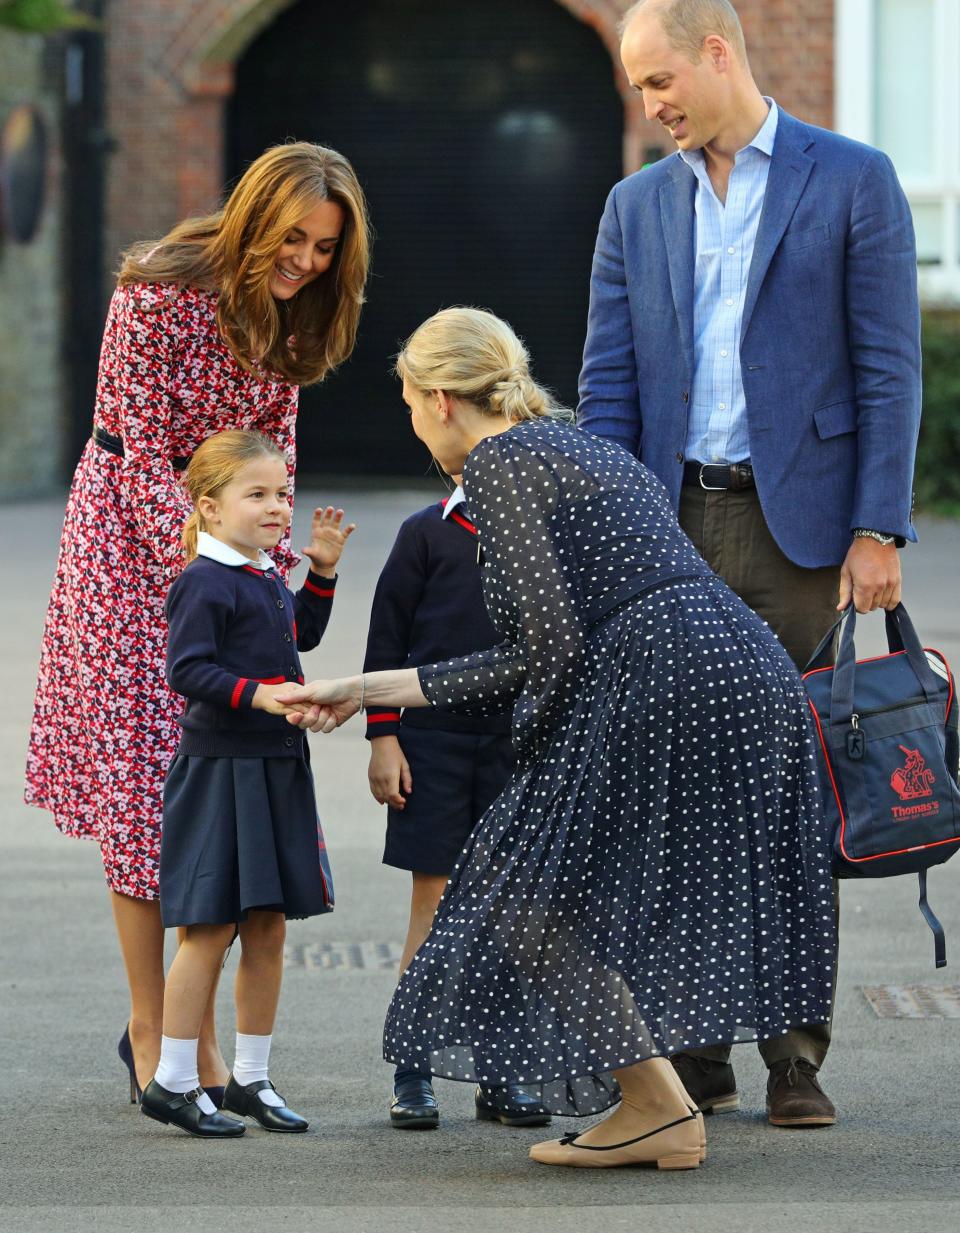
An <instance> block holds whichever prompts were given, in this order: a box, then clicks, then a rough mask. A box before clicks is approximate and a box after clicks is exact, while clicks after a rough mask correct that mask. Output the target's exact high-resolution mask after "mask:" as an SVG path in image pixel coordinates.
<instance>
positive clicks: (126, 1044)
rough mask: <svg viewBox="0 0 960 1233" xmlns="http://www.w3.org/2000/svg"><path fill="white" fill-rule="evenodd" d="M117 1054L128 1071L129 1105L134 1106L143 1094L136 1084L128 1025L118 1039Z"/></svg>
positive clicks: (135, 1070)
mask: <svg viewBox="0 0 960 1233" xmlns="http://www.w3.org/2000/svg"><path fill="white" fill-rule="evenodd" d="M117 1053H118V1054H119V1055H120V1061H121V1062H123V1064H124V1066H126V1068H127V1070H129V1071H130V1103H131V1104H132V1105H135V1104H137V1103H138V1102H139V1101H140V1098H141V1097H142V1096H143V1092H142V1091H141V1090H140V1084H139V1083H138V1082H137V1067H136V1063H135V1062H134V1060H133V1045H131V1043H130V1024H129V1023H128V1024H127V1026H126V1027H125V1028H124V1029H123V1035H122V1036H121V1037H120V1043H119V1044H118V1045H117Z"/></svg>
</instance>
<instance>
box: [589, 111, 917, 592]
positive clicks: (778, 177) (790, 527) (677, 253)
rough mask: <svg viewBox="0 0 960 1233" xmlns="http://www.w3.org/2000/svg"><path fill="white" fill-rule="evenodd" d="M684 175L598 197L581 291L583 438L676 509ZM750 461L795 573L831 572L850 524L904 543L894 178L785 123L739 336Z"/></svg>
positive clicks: (653, 178) (827, 139) (684, 372)
mask: <svg viewBox="0 0 960 1233" xmlns="http://www.w3.org/2000/svg"><path fill="white" fill-rule="evenodd" d="M695 192H696V177H695V176H694V174H693V172H692V171H691V169H690V168H689V167H688V166H687V165H686V164H685V163H684V161H683V160H682V159H681V158H680V156H679V155H674V156H671V157H668V158H665V159H663V160H661V161H660V162H658V163H655V164H654V165H653V166H652V167H648V168H646V169H644V170H643V171H640V172H637V173H636V174H634V175H632V176H628V177H627V178H626V179H625V180H622V181H621V182H620V183H619V184H617V185H616V186H615V187H614V188H613V190H612V191H611V193H610V195H609V197H608V198H607V204H606V209H605V210H604V214H603V218H602V219H601V222H600V230H599V235H598V237H597V245H596V251H595V253H594V260H593V271H592V275H591V284H590V314H589V321H588V327H587V339H586V344H585V347H584V356H583V368H582V371H581V374H580V403H579V408H578V413H577V418H578V422H579V424H580V426H581V427H582V428H585V429H586V430H588V431H589V432H593V433H596V434H597V435H598V436H603V437H607V438H609V439H611V440H613V441H617V442H618V443H619V444H621V445H623V446H625V447H626V448H627V449H628V450H630V451H631V453H633V454H635V455H636V456H637V457H638V458H639V459H640V461H641V462H643V463H644V464H645V465H646V466H648V467H649V468H650V470H651V471H653V472H654V473H655V474H656V475H657V476H658V477H659V478H660V479H661V480H662V481H663V483H664V484H665V485H666V487H667V490H668V492H669V494H670V497H671V500H672V501H673V504H674V507H675V508H677V507H678V506H679V504H680V486H681V481H682V473H683V461H684V455H683V451H684V447H685V443H686V438H687V412H688V408H689V396H690V388H691V383H692V378H693V276H694V195H695ZM740 365H741V371H742V373H743V388H744V394H745V396H746V409H747V424H748V428H749V434H750V456H751V461H752V463H753V466H754V472H755V476H756V484H757V490H758V493H759V497H760V503H761V506H762V508H763V512H764V515H765V517H766V520H767V524H768V525H769V527H770V530H771V532H772V534H773V536H774V538H775V539H776V541H777V543H778V544H779V545H780V548H781V549H782V550H783V552H784V553H785V554H786V556H788V557H789V558H790V559H791V560H792V561H794V562H796V564H798V565H801V566H805V567H808V568H813V567H817V566H825V565H839V564H840V563H841V562H842V561H843V559H844V557H845V555H846V553H847V549H848V548H849V546H850V539H851V536H850V532H851V530H852V529H853V528H854V527H872V528H873V529H874V530H878V531H885V532H887V533H889V534H893V535H897V536H902V537H903V538H904V539H906V540H916V538H917V536H916V532H915V531H914V529H913V525H912V521H911V516H912V495H911V493H912V482H913V466H914V459H915V455H916V441H917V432H918V429H919V424H920V308H919V303H918V295H917V269H916V247H915V243H914V236H913V223H912V220H911V216H910V210H909V206H908V205H907V201H906V198H905V196H904V194H903V190H902V189H901V187H900V184H899V182H898V181H897V177H896V173H895V172H894V169H893V165H892V164H891V162H890V160H889V159H888V158H887V156H886V155H885V154H882V153H881V152H880V151H879V150H875V149H872V148H871V147H870V146H865V145H861V144H860V143H858V142H854V141H851V140H849V139H848V138H846V137H841V136H839V135H838V134H836V133H832V132H830V131H829V130H827V129H822V128H815V127H814V126H812V125H809V124H804V123H802V122H801V121H799V120H797V119H795V118H794V117H793V116H790V115H788V114H787V113H786V112H785V111H782V110H781V112H780V118H779V123H778V126H777V135H776V141H775V143H774V148H773V154H772V157H771V161H770V173H769V178H768V180H767V189H766V194H765V197H764V204H763V210H762V213H761V217H760V225H759V230H758V232H757V239H756V244H755V246H754V252H753V260H752V262H751V265H750V272H749V277H748V281H747V290H746V299H745V304H744V312H743V326H742V331H741V336H740Z"/></svg>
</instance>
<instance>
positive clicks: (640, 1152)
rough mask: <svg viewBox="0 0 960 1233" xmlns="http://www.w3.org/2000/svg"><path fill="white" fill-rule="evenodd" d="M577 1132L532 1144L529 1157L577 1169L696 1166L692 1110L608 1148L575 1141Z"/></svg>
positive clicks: (696, 1138)
mask: <svg viewBox="0 0 960 1233" xmlns="http://www.w3.org/2000/svg"><path fill="white" fill-rule="evenodd" d="M579 1137H580V1136H579V1135H577V1134H569V1135H564V1136H563V1138H562V1139H550V1140H548V1141H547V1142H546V1143H535V1144H534V1145H533V1147H531V1149H530V1159H531V1160H537V1161H539V1162H540V1164H549V1165H568V1166H572V1167H573V1168H578V1169H616V1168H620V1167H623V1166H626V1165H656V1167H657V1168H658V1169H696V1168H699V1166H700V1160H701V1155H700V1152H701V1144H700V1127H699V1125H698V1119H697V1115H696V1113H688V1114H687V1116H686V1117H680V1118H677V1120H676V1121H675V1122H668V1123H667V1125H666V1126H660V1127H658V1128H657V1129H656V1130H648V1131H647V1133H646V1134H644V1135H638V1136H637V1137H636V1138H635V1139H626V1140H624V1142H623V1143H611V1144H610V1146H609V1147H591V1146H588V1145H585V1144H578V1143H577V1139H578V1138H579Z"/></svg>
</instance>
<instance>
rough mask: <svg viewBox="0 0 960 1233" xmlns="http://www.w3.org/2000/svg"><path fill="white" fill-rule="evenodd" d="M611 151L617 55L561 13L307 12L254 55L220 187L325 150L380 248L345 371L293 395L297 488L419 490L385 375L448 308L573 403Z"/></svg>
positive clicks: (310, 5) (502, 0) (545, 2)
mask: <svg viewBox="0 0 960 1233" xmlns="http://www.w3.org/2000/svg"><path fill="white" fill-rule="evenodd" d="M622 133H623V106H622V100H621V98H620V96H619V94H618V92H617V89H616V85H615V82H614V77H613V73H612V68H611V62H610V56H609V53H608V51H607V49H606V48H605V47H604V45H603V43H602V42H601V41H600V39H599V38H598V37H597V35H596V33H595V32H594V31H593V30H592V29H590V28H589V27H588V26H586V25H584V24H582V23H581V22H579V21H578V20H577V19H576V18H574V17H573V16H572V15H571V14H570V12H569V11H568V10H566V9H565V8H563V7H562V6H561V5H560V4H558V3H556V0H484V2H483V3H476V4H466V3H464V4H455V5H454V4H450V3H449V0H402V2H401V3H397V0H368V3H365V4H362V5H353V6H344V5H342V4H339V3H334V2H333V0H300V3H297V4H295V5H293V6H292V7H291V8H289V9H287V10H285V11H284V12H283V13H281V14H280V16H279V17H278V18H277V20H276V21H275V22H274V23H273V24H272V25H271V26H270V27H269V28H268V29H267V30H265V31H263V32H262V33H261V34H260V35H259V37H257V38H256V39H255V40H254V41H253V42H252V43H251V44H250V45H249V46H248V47H247V49H246V51H245V52H244V54H243V56H242V57H241V58H240V60H239V61H238V62H237V65H236V90H235V93H234V95H233V98H232V99H231V101H230V104H229V113H228V129H227V172H228V175H229V176H230V177H231V178H232V177H235V176H236V175H238V174H239V173H240V172H241V171H242V170H243V168H244V167H245V166H246V165H247V164H248V163H249V161H250V160H251V159H253V158H255V157H256V156H257V154H259V153H260V151H261V150H262V149H263V148H264V147H265V146H267V145H269V144H271V143H273V142H277V141H283V140H285V139H287V138H290V137H293V138H297V139H305V140H313V141H319V142H321V143H324V144H327V145H331V146H335V147H336V148H337V149H339V150H341V151H342V152H343V153H345V154H346V155H347V156H348V157H349V158H350V159H351V160H352V161H353V163H354V164H355V166H356V168H357V170H358V173H359V175H360V178H361V181H362V182H363V185H364V188H365V190H366V192H367V194H368V196H369V199H370V207H371V214H372V218H373V223H374V227H375V229H376V234H377V239H376V245H375V248H374V262H373V278H372V280H371V283H370V288H369V299H368V304H367V306H366V309H365V313H364V317H363V321H362V323H361V335H360V341H359V345H358V347H357V350H356V353H355V355H354V357H353V358H352V359H351V361H350V362H349V363H348V364H347V365H345V366H344V368H343V369H342V370H341V371H340V372H339V373H337V374H336V375H335V376H334V377H332V378H330V379H329V380H328V381H327V382H325V383H324V384H323V385H322V386H321V387H319V388H318V389H315V390H306V391H304V395H303V399H302V410H301V416H300V431H299V437H300V451H301V469H302V471H304V472H306V473H308V474H309V473H311V472H313V473H317V472H326V473H329V472H334V471H337V472H347V473H349V472H353V473H361V472H364V473H370V474H393V475H396V474H406V475H417V474H421V473H423V471H424V470H425V467H426V463H425V453H424V450H423V447H422V446H420V445H419V444H418V443H417V442H416V441H415V440H413V438H412V434H411V433H410V429H409V424H408V422H407V420H406V417H405V416H404V415H403V412H402V403H401V401H400V394H399V386H398V384H397V383H396V381H395V380H394V379H393V378H391V376H390V373H389V369H390V357H391V355H393V354H394V353H395V352H396V350H397V347H398V344H399V343H400V342H401V341H402V339H403V337H404V336H405V335H406V334H407V333H409V332H410V330H411V329H413V327H414V326H416V325H417V324H418V323H419V322H420V321H421V320H422V319H423V318H424V317H426V316H428V315H429V314H430V313H431V312H433V311H435V310H436V309H437V308H440V307H442V306H444V305H449V304H456V303H469V304H477V305H481V306H484V307H488V308H491V309H492V310H494V311H495V312H497V313H498V314H500V315H501V316H503V317H506V318H507V319H508V320H509V321H510V322H511V323H512V324H513V326H514V328H515V329H516V330H517V331H518V332H519V333H520V334H521V335H522V336H523V337H524V338H525V339H526V340H527V343H528V345H529V346H530V349H531V351H532V353H533V356H534V358H535V361H536V373H537V376H538V377H539V379H540V380H542V381H543V382H544V383H546V384H547V385H550V386H551V387H552V388H553V389H555V390H556V391H557V393H558V394H559V395H560V396H561V398H562V399H563V400H564V401H566V402H567V403H573V402H574V401H575V399H576V382H577V374H578V371H579V367H580V356H581V351H582V346H583V336H584V330H585V325H586V313H587V298H588V279H589V272H590V259H591V254H592V250H593V243H594V239H595V236H596V228H597V223H598V221H599V218H600V213H601V210H602V208H603V202H604V199H605V196H606V193H607V192H608V191H609V189H610V187H611V185H612V184H613V183H614V182H615V181H616V180H618V179H619V178H620V176H621V174H622V171H621V167H622V154H623V145H622Z"/></svg>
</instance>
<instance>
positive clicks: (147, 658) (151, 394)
mask: <svg viewBox="0 0 960 1233" xmlns="http://www.w3.org/2000/svg"><path fill="white" fill-rule="evenodd" d="M216 304H217V297H216V295H215V294H211V293H209V292H205V291H199V290H196V289H194V288H190V287H170V286H162V285H159V284H149V285H128V286H125V287H119V288H118V289H117V290H116V291H115V293H114V295H113V299H112V301H111V304H110V311H109V314H108V316H107V324H106V329H105V331H104V337H103V347H102V350H101V354H100V371H99V378H98V382H97V397H96V411H95V416H94V422H95V424H96V425H97V426H98V427H99V428H102V429H105V430H106V431H107V432H109V433H112V434H113V435H114V436H117V437H120V438H121V439H122V441H123V444H124V457H122V458H121V457H119V456H117V455H115V454H112V453H109V452H107V451H106V450H105V449H103V448H102V447H101V446H100V445H98V444H96V442H94V441H93V440H92V439H91V440H90V441H88V442H87V445H86V448H85V449H84V452H83V455H82V457H81V459H80V462H79V464H78V466H77V470H76V473H75V475H74V479H73V484H72V487H71V490H70V496H69V500H68V502H67V510H66V516H65V519H64V527H63V537H62V540H61V543H60V555H59V560H58V562H57V572H56V578H55V580H54V584H53V593H52V595H51V597H50V606H49V609H48V611H47V620H46V627H45V630H44V636H43V646H42V651H41V659H40V675H39V681H38V685H37V694H36V702H35V709H34V716H33V726H32V729H31V734H30V748H29V754H28V760H27V787H26V800H27V803H28V804H31V805H38V806H40V807H41V808H43V809H49V810H50V811H51V812H52V813H53V815H54V819H55V821H56V824H57V826H58V827H59V828H60V830H61V831H63V833H64V834H66V835H73V836H75V837H77V838H81V839H95V840H96V841H97V842H98V843H99V844H100V848H101V852H102V854H103V863H104V869H105V871H106V876H107V882H108V884H109V886H110V888H111V890H114V891H117V892H119V893H120V894H123V895H130V896H133V897H134V898H137V899H156V898H157V895H158V884H157V878H158V869H159V855H160V824H161V805H162V792H163V780H164V775H165V774H166V771H167V766H168V765H169V763H170V760H171V758H172V757H173V754H174V751H175V749H176V746H177V741H178V736H179V729H178V726H177V717H178V716H179V714H180V712H181V710H182V707H183V704H182V700H181V699H180V698H179V697H178V696H177V695H176V694H174V693H173V692H172V691H171V690H170V688H169V687H168V685H167V683H166V681H165V680H164V654H165V645H166V624H165V621H164V616H163V602H164V598H165V596H166V593H167V590H168V588H169V586H170V584H171V582H172V581H173V580H174V578H175V577H176V576H177V575H178V574H179V572H180V570H181V568H182V566H183V557H182V552H181V548H180V531H181V528H182V526H183V523H184V522H185V520H186V518H187V516H188V515H189V513H190V511H191V505H190V501H189V498H188V496H187V493H186V490H185V488H184V487H183V485H182V482H181V477H180V475H179V474H178V472H177V471H176V470H175V469H174V467H173V465H172V460H173V459H176V458H186V457H189V455H190V454H192V453H193V451H194V450H195V449H196V448H197V446H198V445H199V444H200V443H201V441H203V440H204V439H205V438H206V437H208V436H210V435H211V434H213V433H216V432H222V431H223V430H225V429H228V428H247V429H256V430H259V431H261V432H264V433H266V434H267V435H268V436H270V437H272V438H273V439H274V440H275V441H276V442H277V444H278V445H279V446H280V447H281V448H282V449H283V451H284V452H285V454H286V456H287V462H288V467H289V473H290V481H291V485H292V482H293V471H294V465H295V460H296V457H295V450H296V446H295V439H294V428H295V423H296V414H297V398H298V390H297V387H296V386H294V385H291V384H289V383H288V382H284V381H277V380H270V379H268V377H267V375H266V374H262V375H258V374H255V373H250V372H248V371H246V370H245V369H244V368H242V367H241V366H240V365H239V364H238V363H237V361H236V360H235V359H234V357H233V355H232V353H231V352H230V349H229V348H228V347H227V346H226V344H225V343H224V342H223V340H222V339H221V337H220V334H219V331H218V329H217V324H216ZM273 558H274V560H275V561H276V562H277V565H278V567H279V568H280V570H281V572H282V574H283V575H284V577H286V574H287V572H288V571H289V569H290V567H291V566H292V565H294V564H295V563H296V562H297V560H298V558H297V556H296V554H295V553H294V552H293V551H292V550H291V548H290V542H289V533H288V535H287V537H285V538H284V540H283V541H282V542H281V543H280V545H279V546H278V548H277V549H276V551H275V552H274V553H273Z"/></svg>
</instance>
